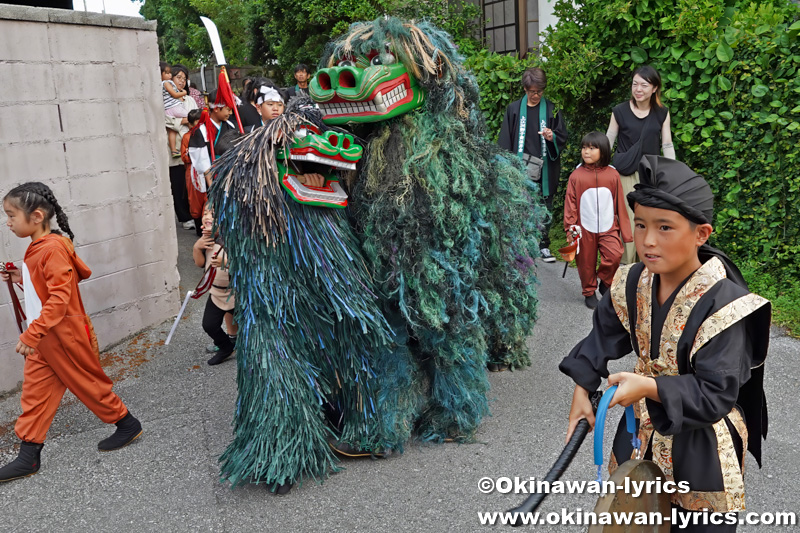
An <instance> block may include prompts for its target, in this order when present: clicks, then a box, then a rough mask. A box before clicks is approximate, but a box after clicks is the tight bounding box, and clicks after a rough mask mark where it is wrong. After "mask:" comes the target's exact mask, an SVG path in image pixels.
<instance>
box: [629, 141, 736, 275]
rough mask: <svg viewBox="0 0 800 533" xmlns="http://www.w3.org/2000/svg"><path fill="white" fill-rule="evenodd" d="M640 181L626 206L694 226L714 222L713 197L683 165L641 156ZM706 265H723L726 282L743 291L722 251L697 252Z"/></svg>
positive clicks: (708, 248) (703, 182)
mask: <svg viewBox="0 0 800 533" xmlns="http://www.w3.org/2000/svg"><path fill="white" fill-rule="evenodd" d="M639 181H640V183H637V184H636V185H635V187H634V189H635V190H634V191H633V192H629V193H628V205H630V206H631V209H634V208H635V206H636V204H639V205H643V206H645V207H655V208H657V209H669V210H670V211H675V212H677V213H680V214H681V215H683V216H684V217H686V218H687V219H688V220H690V221H691V222H694V223H695V224H711V223H712V222H713V220H714V193H713V192H711V187H710V186H709V185H708V182H706V180H705V179H703V177H702V176H700V175H699V174H698V173H697V172H695V171H694V170H692V169H691V168H689V167H688V166H686V164H684V163H681V162H680V161H675V160H674V159H669V158H666V157H661V156H657V155H644V156H642V160H641V161H640V162H639ZM697 255H698V257H699V258H700V261H701V262H703V263H705V262H706V261H708V260H709V259H711V258H712V257H717V258H719V260H720V261H722V263H723V264H724V265H725V269H726V270H727V276H728V279H730V280H731V281H733V282H735V283H736V284H737V285H740V286H742V287H744V288H747V282H745V280H744V276H742V273H741V272H740V271H739V269H738V268H737V267H736V265H735V264H734V262H733V261H731V259H730V258H729V257H728V256H727V255H725V254H724V253H723V252H722V251H721V250H717V249H716V248H714V247H712V246H710V245H708V244H704V245H703V246H701V247H700V249H699V250H698V252H697Z"/></svg>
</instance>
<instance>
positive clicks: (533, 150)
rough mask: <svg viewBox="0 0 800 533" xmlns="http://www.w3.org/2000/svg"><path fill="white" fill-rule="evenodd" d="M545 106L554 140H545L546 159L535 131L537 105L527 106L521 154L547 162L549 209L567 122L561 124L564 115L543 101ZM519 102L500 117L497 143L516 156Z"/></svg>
mask: <svg viewBox="0 0 800 533" xmlns="http://www.w3.org/2000/svg"><path fill="white" fill-rule="evenodd" d="M545 102H546V104H547V115H546V116H547V120H546V122H547V127H548V128H550V129H551V130H553V140H552V141H546V145H547V157H543V156H542V142H541V139H540V137H539V134H538V132H539V131H541V130H540V124H539V105H541V104H538V105H536V106H534V107H528V108H527V109H528V125H527V127H526V129H525V146H524V147H523V148H522V151H523V152H525V153H526V154H530V155H533V156H536V157H538V158H540V159H544V160H546V161H547V172H548V174H549V176H550V183H551V185H550V192H551V194H550V197H549V198H550V207H552V197H553V196H555V194H556V192H558V181H559V177H560V176H561V152H563V151H564V148H566V146H567V123H566V122H564V114H563V113H560V112H558V111H556V109H555V105H554V104H553V102H551V101H550V100H547V99H546V98H545ZM521 103H522V99H520V100H517V101H515V102H513V103H511V105H509V106H508V107H507V108H506V114H505V116H504V117H503V125H502V126H501V127H500V137H499V138H498V139H497V144H498V145H499V146H501V147H502V148H505V149H506V150H508V151H510V152H513V153H515V154H516V153H517V149H518V147H519V144H518V142H519V140H518V137H519V106H520V104H521Z"/></svg>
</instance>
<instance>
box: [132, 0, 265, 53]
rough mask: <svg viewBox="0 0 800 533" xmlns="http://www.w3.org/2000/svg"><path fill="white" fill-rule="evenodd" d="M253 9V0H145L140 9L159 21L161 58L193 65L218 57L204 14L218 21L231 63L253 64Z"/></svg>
mask: <svg viewBox="0 0 800 533" xmlns="http://www.w3.org/2000/svg"><path fill="white" fill-rule="evenodd" d="M251 11H252V1H250V0H145V2H144V4H143V5H142V7H141V8H140V9H139V13H140V14H141V15H142V16H143V17H144V18H146V19H148V20H156V21H158V30H157V34H158V49H159V52H160V55H161V58H162V59H163V60H164V61H167V62H169V63H184V64H186V65H188V66H190V67H196V66H199V65H200V63H201V62H205V63H206V64H212V63H213V61H214V59H213V53H212V50H211V41H209V39H208V33H207V32H206V29H205V27H204V26H203V23H202V22H200V16H201V15H203V16H206V17H208V18H210V19H211V20H213V21H214V23H215V24H216V25H217V29H218V30H219V33H220V39H221V41H222V46H223V48H224V50H225V59H226V60H227V61H228V63H229V64H231V65H247V64H249V63H250V60H251V57H252V56H251V50H252V48H253V42H254V39H253V38H252V37H251V35H252V34H251V33H250V32H248V31H247V28H248V26H247V22H248V20H249V19H250V18H251Z"/></svg>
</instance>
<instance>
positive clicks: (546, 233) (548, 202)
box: [539, 194, 556, 253]
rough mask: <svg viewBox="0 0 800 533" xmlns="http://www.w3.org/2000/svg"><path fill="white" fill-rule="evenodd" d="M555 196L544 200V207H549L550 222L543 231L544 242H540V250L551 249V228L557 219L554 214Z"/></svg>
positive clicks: (546, 197)
mask: <svg viewBox="0 0 800 533" xmlns="http://www.w3.org/2000/svg"><path fill="white" fill-rule="evenodd" d="M555 196H556V195H555V194H551V195H550V196H545V197H544V198H543V200H544V205H545V206H547V212H548V213H550V220H549V221H548V222H547V224H545V225H544V227H543V229H542V240H541V241H539V249H542V248H550V226H552V225H553V220H555V218H556V216H555V214H554V213H553V198H555ZM551 253H552V252H551Z"/></svg>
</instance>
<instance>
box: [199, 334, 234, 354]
mask: <svg viewBox="0 0 800 533" xmlns="http://www.w3.org/2000/svg"><path fill="white" fill-rule="evenodd" d="M228 338H229V339H230V340H231V342H232V343H233V345H234V346H236V335H228ZM218 351H219V348H217V345H216V344H214V343H213V342H212V343H211V344H209V345H207V346H206V353H217V352H218Z"/></svg>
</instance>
